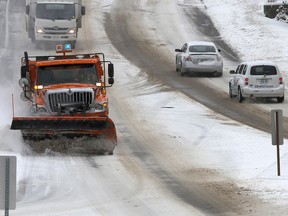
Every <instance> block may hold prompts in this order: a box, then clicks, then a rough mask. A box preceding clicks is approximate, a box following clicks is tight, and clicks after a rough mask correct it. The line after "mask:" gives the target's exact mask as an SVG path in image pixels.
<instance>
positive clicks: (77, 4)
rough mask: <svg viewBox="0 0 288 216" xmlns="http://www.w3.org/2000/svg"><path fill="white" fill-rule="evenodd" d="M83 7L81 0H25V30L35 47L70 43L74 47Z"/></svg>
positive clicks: (83, 10)
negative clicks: (46, 44)
mask: <svg viewBox="0 0 288 216" xmlns="http://www.w3.org/2000/svg"><path fill="white" fill-rule="evenodd" d="M83 15H85V7H84V6H83V5H82V0H26V31H27V33H28V37H29V38H31V40H32V42H35V43H36V48H37V47H39V46H40V45H41V44H45V43H47V42H48V43H57V44H59V43H63V44H64V43H67V42H68V43H70V44H71V46H72V48H73V49H74V48H75V44H76V40H77V35H78V29H79V28H81V27H82V17H83Z"/></svg>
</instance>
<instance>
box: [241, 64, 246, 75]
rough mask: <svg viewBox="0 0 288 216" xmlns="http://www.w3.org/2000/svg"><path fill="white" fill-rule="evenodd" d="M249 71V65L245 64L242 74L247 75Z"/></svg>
mask: <svg viewBox="0 0 288 216" xmlns="http://www.w3.org/2000/svg"><path fill="white" fill-rule="evenodd" d="M246 71H247V65H244V67H243V70H242V74H243V75H245V74H246Z"/></svg>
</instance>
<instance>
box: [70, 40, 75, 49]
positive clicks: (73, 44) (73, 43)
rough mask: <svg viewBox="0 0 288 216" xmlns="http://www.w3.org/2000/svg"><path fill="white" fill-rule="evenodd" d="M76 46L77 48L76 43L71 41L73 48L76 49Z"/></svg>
mask: <svg viewBox="0 0 288 216" xmlns="http://www.w3.org/2000/svg"><path fill="white" fill-rule="evenodd" d="M75 46H76V41H71V48H72V49H75Z"/></svg>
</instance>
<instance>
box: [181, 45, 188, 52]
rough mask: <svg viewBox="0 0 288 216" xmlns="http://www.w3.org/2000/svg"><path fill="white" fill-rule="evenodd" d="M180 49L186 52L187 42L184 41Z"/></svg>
mask: <svg viewBox="0 0 288 216" xmlns="http://www.w3.org/2000/svg"><path fill="white" fill-rule="evenodd" d="M181 50H182V51H183V52H186V50H187V43H185V44H184V45H183V47H182V48H181Z"/></svg>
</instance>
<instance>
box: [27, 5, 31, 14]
mask: <svg viewBox="0 0 288 216" xmlns="http://www.w3.org/2000/svg"><path fill="white" fill-rule="evenodd" d="M29 13H30V5H26V14H27V15H29Z"/></svg>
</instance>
